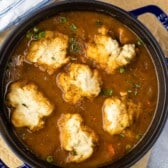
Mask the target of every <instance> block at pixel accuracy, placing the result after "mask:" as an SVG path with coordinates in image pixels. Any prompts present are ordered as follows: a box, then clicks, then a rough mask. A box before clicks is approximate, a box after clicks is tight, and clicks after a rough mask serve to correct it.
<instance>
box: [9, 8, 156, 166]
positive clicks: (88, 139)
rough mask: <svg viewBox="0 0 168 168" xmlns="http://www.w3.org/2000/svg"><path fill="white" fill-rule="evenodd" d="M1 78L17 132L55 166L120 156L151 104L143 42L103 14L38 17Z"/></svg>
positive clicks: (151, 74)
mask: <svg viewBox="0 0 168 168" xmlns="http://www.w3.org/2000/svg"><path fill="white" fill-rule="evenodd" d="M6 79H7V80H6V82H7V93H6V102H7V105H8V107H9V114H10V117H11V123H12V124H13V126H14V130H15V132H16V134H17V135H18V137H19V138H20V140H21V141H22V142H23V143H24V144H25V145H26V146H27V147H28V148H29V149H30V151H32V152H33V153H34V154H35V155H37V156H38V157H39V158H41V159H43V160H46V161H47V162H50V163H51V164H55V165H59V166H61V167H74V166H75V167H86V168H88V167H97V166H98V165H102V164H106V163H107V162H114V161H116V160H118V159H119V158H121V157H123V156H124V155H126V154H127V153H128V152H129V151H130V150H131V149H132V148H134V146H135V145H136V144H137V143H138V142H139V141H140V139H141V138H142V137H143V135H144V133H145V131H146V130H147V128H148V127H149V125H150V123H151V120H152V118H153V115H154V111H155V107H156V101H157V80H156V74H155V69H154V66H153V64H152V61H151V59H150V56H149V53H148V51H147V49H146V48H145V44H143V42H142V40H141V39H140V38H139V37H137V36H136V35H135V34H134V33H133V32H132V31H131V30H129V29H128V28H127V27H126V26H125V25H123V24H122V23H120V22H118V21H117V20H115V19H113V18H111V17H110V16H106V15H104V14H101V13H93V12H77V11H76V12H66V13H60V14H59V15H57V16H54V17H52V18H49V19H47V20H45V21H42V22H40V23H39V24H38V25H36V26H35V27H33V28H32V29H30V30H29V31H28V32H27V34H25V37H24V38H23V39H22V40H21V41H20V42H19V44H18V45H17V48H16V50H15V52H14V53H13V57H12V58H11V62H10V63H9V67H8V70H7V73H6Z"/></svg>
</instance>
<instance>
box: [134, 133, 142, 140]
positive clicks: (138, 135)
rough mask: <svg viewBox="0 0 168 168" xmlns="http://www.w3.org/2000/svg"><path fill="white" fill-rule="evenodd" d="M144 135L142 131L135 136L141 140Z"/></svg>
mask: <svg viewBox="0 0 168 168" xmlns="http://www.w3.org/2000/svg"><path fill="white" fill-rule="evenodd" d="M142 136H143V135H142V134H141V133H139V134H137V135H136V136H135V139H136V140H140V139H141V138H142Z"/></svg>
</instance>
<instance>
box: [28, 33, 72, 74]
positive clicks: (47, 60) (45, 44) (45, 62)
mask: <svg viewBox="0 0 168 168" xmlns="http://www.w3.org/2000/svg"><path fill="white" fill-rule="evenodd" d="M67 47H68V36H66V35H64V34H61V33H59V32H52V31H46V32H45V38H41V39H39V40H37V41H32V42H31V44H30V48H29V50H28V55H27V60H28V61H30V62H33V63H35V64H36V65H37V66H39V67H40V69H43V70H46V71H47V72H48V73H49V74H53V73H54V71H56V70H57V69H58V68H60V67H61V66H63V65H64V64H66V63H68V62H69V60H70V59H69V57H66V54H67Z"/></svg>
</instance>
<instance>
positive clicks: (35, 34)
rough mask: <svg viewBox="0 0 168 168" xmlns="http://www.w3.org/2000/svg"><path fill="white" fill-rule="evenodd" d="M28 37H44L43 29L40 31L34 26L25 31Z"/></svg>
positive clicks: (37, 38)
mask: <svg viewBox="0 0 168 168" xmlns="http://www.w3.org/2000/svg"><path fill="white" fill-rule="evenodd" d="M26 37H27V38H28V39H34V40H39V39H41V38H43V37H45V31H40V30H39V29H38V28H37V27H34V28H33V29H32V30H31V31H28V32H27V33H26Z"/></svg>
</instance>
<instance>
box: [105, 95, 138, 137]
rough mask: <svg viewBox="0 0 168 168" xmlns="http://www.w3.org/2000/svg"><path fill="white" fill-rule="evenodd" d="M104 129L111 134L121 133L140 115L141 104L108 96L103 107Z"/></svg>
mask: <svg viewBox="0 0 168 168" xmlns="http://www.w3.org/2000/svg"><path fill="white" fill-rule="evenodd" d="M102 113H103V115H102V116H103V129H104V130H105V131H107V132H108V133H109V134H111V135H114V134H120V133H121V132H122V131H123V130H124V129H125V128H127V127H129V126H130V125H131V124H132V123H133V121H134V119H135V118H137V117H138V116H139V113H140V105H139V104H138V105H137V104H134V103H133V102H132V101H130V100H127V99H125V100H124V99H123V100H120V99H118V98H107V99H106V100H105V102H104V104H103V107H102Z"/></svg>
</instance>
